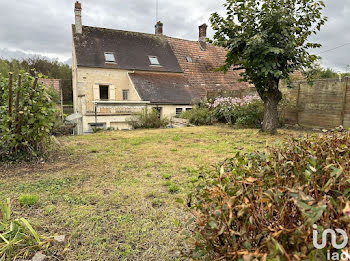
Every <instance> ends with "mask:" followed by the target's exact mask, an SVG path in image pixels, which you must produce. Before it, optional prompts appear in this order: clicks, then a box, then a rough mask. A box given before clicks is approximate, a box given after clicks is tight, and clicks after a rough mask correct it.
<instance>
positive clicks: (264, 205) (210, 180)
mask: <svg viewBox="0 0 350 261" xmlns="http://www.w3.org/2000/svg"><path fill="white" fill-rule="evenodd" d="M349 148H350V132H349V133H346V134H345V133H343V134H329V135H319V136H313V137H310V138H307V137H304V138H298V139H291V140H289V141H287V142H286V143H285V144H284V145H283V146H282V147H281V148H278V149H273V148H269V149H267V150H266V152H265V153H262V152H253V153H249V154H244V155H241V154H239V153H238V154H237V155H236V156H235V157H234V158H232V159H229V160H226V161H225V162H224V163H222V164H220V165H219V167H218V170H217V171H215V172H213V173H211V174H210V175H207V176H205V177H204V178H203V177H202V178H201V181H199V182H198V184H197V190H196V191H194V192H193V194H192V195H190V201H189V202H191V204H192V206H193V209H194V210H195V211H194V212H193V213H194V215H195V220H196V222H195V224H194V231H195V233H196V242H195V248H194V251H193V254H194V257H195V258H201V257H202V256H205V257H207V258H208V259H210V260H214V259H215V260H253V259H254V258H258V259H259V260H327V259H326V254H327V250H330V251H331V252H338V253H341V250H336V249H333V248H332V246H331V240H328V242H327V245H326V247H325V248H324V249H321V250H317V249H315V248H314V246H313V243H312V242H313V237H312V236H313V224H316V225H317V230H318V235H321V234H322V231H323V230H324V229H328V228H332V229H335V228H339V229H343V230H345V231H349V230H348V228H349V225H350V201H349V199H350V182H349V180H350V164H349V162H350V149H349ZM338 236H339V237H340V234H338ZM348 236H349V233H348ZM337 239H338V240H339V241H340V243H341V242H343V241H342V240H341V238H337Z"/></svg>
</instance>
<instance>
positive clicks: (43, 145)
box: [0, 73, 55, 161]
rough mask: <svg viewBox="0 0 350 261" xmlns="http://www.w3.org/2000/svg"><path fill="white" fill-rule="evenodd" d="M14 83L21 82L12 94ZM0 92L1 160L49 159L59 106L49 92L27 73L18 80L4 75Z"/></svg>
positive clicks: (0, 83) (18, 77) (0, 84)
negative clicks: (48, 154) (56, 106)
mask: <svg viewBox="0 0 350 261" xmlns="http://www.w3.org/2000/svg"><path fill="white" fill-rule="evenodd" d="M39 76H40V77H42V76H41V75H39ZM10 79H11V80H10ZM10 81H13V82H17V85H16V87H14V88H12V87H11V90H12V91H10V88H9V86H10V84H9V82H10ZM11 86H12V85H11ZM0 90H1V92H2V96H1V97H0V145H1V146H0V161H20V160H24V161H29V160H33V159H36V158H39V157H43V156H45V153H46V152H47V149H48V146H49V144H50V141H51V139H50V132H51V129H52V127H53V125H54V122H55V104H54V102H53V101H52V99H51V97H50V95H49V94H48V92H47V89H46V88H43V87H42V86H41V85H40V84H38V78H35V79H34V78H33V77H32V76H30V75H29V73H24V74H22V75H21V76H17V79H12V76H10V78H2V77H1V76H0ZM10 92H11V93H10Z"/></svg>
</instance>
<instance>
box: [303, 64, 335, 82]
mask: <svg viewBox="0 0 350 261" xmlns="http://www.w3.org/2000/svg"><path fill="white" fill-rule="evenodd" d="M305 75H306V76H307V78H308V80H317V79H338V78H339V76H340V75H339V74H338V73H337V72H335V71H334V70H333V69H331V68H323V67H321V65H320V64H319V63H314V64H313V65H312V67H311V68H309V69H308V70H306V71H305Z"/></svg>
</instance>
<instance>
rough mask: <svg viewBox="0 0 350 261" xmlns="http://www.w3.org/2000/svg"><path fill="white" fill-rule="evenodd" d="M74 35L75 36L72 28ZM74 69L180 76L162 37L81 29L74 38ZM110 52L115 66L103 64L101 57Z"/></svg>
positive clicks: (103, 29) (97, 29)
mask: <svg viewBox="0 0 350 261" xmlns="http://www.w3.org/2000/svg"><path fill="white" fill-rule="evenodd" d="M72 29H73V32H75V29H74V25H73V28H72ZM73 40H74V45H75V51H76V57H77V65H78V66H86V67H98V68H117V69H128V70H142V71H160V72H182V70H181V68H180V66H179V64H178V62H177V59H176V57H175V56H174V53H173V52H172V50H171V47H170V45H169V43H168V41H167V39H166V37H164V36H161V35H152V34H145V33H134V32H128V31H120V30H114V29H106V28H98V27H90V26H83V33H82V34H81V35H79V34H73ZM105 52H112V53H114V56H115V60H116V62H115V63H106V62H105V57H104V53H105ZM149 56H157V58H158V60H159V63H160V65H161V66H152V65H151V64H150V61H149V58H148V57H149Z"/></svg>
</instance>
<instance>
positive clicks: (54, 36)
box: [0, 0, 350, 71]
mask: <svg viewBox="0 0 350 261" xmlns="http://www.w3.org/2000/svg"><path fill="white" fill-rule="evenodd" d="M74 2H75V1H74V0H12V1H8V0H0V57H5V58H12V57H14V58H20V57H23V56H26V55H28V54H33V53H35V54H41V55H44V56H48V57H50V58H56V57H57V58H58V59H59V60H60V61H66V60H68V59H70V58H71V24H72V23H73V22H74V12H73V9H74ZM325 2H326V5H327V7H326V10H325V14H326V15H327V16H328V18H329V21H328V22H327V25H326V26H324V27H323V29H322V31H321V32H320V33H319V34H318V35H317V36H316V40H317V41H318V42H320V43H322V44H323V47H322V48H321V49H319V50H317V51H316V53H317V54H318V53H322V52H324V53H322V54H320V55H321V56H322V57H323V64H324V66H328V67H332V68H334V69H335V70H341V71H346V70H347V69H346V67H347V65H350V20H349V19H350V0H326V1H325ZM81 3H82V8H83V15H82V19H83V24H84V25H90V26H98V27H106V28H115V29H122V30H130V31H137V32H148V33H153V32H154V24H155V22H156V11H155V10H156V0H103V1H101V0H81ZM222 4H223V0H176V1H174V0H159V16H158V20H161V21H162V22H163V23H164V33H165V34H166V35H169V36H174V37H180V38H185V39H190V40H196V39H197V37H198V25H200V24H202V23H204V22H206V23H208V19H209V17H210V14H211V13H212V12H214V11H219V10H222V9H223V8H222ZM209 36H212V32H211V31H209ZM347 43H349V44H348V45H345V44H347ZM341 45H345V46H343V47H342V48H338V49H335V50H332V51H328V50H330V49H333V48H336V47H338V46H341ZM325 51H327V52H325ZM348 71H350V69H348Z"/></svg>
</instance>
